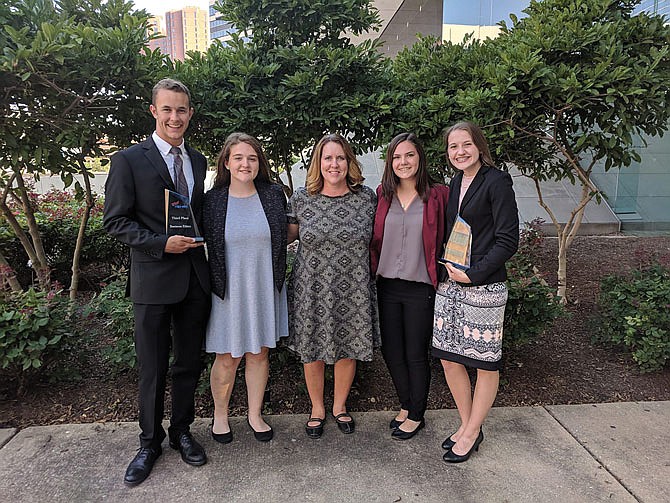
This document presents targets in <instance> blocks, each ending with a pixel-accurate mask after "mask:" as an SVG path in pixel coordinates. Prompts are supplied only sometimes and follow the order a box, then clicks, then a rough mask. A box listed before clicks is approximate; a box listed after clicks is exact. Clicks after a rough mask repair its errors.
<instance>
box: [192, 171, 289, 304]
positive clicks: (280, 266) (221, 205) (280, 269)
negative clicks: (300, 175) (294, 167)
mask: <svg viewBox="0 0 670 503" xmlns="http://www.w3.org/2000/svg"><path fill="white" fill-rule="evenodd" d="M254 184H255V186H256V190H257V191H258V197H259V199H260V200H261V205H262V206H263V211H264V212H265V217H266V218H267V219H268V225H269V227H270V240H271V242H272V275H273V281H274V284H275V287H276V288H277V290H281V288H282V286H283V285H284V277H285V276H286V196H285V195H284V190H283V189H282V188H281V186H280V185H277V184H274V183H272V184H269V183H263V182H254ZM228 189H229V187H228V186H225V187H221V188H218V189H212V190H210V191H209V192H207V194H205V204H204V210H203V234H204V236H205V240H206V241H207V252H208V253H209V265H210V271H211V282H212V291H213V292H214V293H215V294H216V295H218V296H219V297H220V298H222V299H223V298H224V295H225V293H226V253H225V249H226V239H225V237H226V215H227V213H228Z"/></svg>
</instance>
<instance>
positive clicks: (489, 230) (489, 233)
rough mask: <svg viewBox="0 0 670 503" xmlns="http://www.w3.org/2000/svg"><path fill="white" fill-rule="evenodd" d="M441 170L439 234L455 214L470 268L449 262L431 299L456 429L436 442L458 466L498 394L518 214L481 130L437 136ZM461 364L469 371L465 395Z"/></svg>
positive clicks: (464, 127)
mask: <svg viewBox="0 0 670 503" xmlns="http://www.w3.org/2000/svg"><path fill="white" fill-rule="evenodd" d="M444 140H445V143H446V146H447V159H448V163H449V165H450V166H451V167H452V168H453V169H454V170H456V171H457V174H456V176H454V178H452V180H451V183H450V184H449V192H450V197H449V203H448V205H447V216H446V226H447V228H446V232H445V236H449V235H450V234H451V231H452V229H453V227H454V222H455V220H456V218H457V217H458V216H460V217H461V218H462V219H463V220H465V222H466V223H467V224H468V225H470V229H471V233H472V245H471V256H470V267H469V268H467V269H465V270H463V269H460V268H457V267H455V266H454V265H452V264H451V263H447V264H446V266H444V267H442V268H441V272H442V276H443V278H441V279H442V281H441V282H440V284H439V285H438V289H437V293H436V296H435V320H434V328H433V355H434V356H436V357H438V358H440V359H441V361H442V367H443V368H444V375H445V378H446V380H447V384H448V385H449V389H450V391H451V394H452V395H453V397H454V401H455V402H456V407H457V408H458V414H459V416H460V419H461V425H460V427H459V428H458V430H456V432H455V433H453V434H452V435H450V436H448V437H447V438H446V440H445V441H444V442H443V443H442V447H443V448H444V449H446V450H447V452H446V453H445V454H444V456H443V459H444V461H446V462H448V463H460V462H462V461H466V460H467V459H468V458H469V457H470V455H471V454H472V452H473V451H476V450H478V449H479V444H480V443H481V442H482V440H483V439H484V435H483V433H482V429H481V426H482V423H483V422H484V419H485V418H486V416H487V414H488V412H489V410H490V409H491V406H492V405H493V401H494V400H495V397H496V394H497V392H498V381H499V369H500V363H501V356H502V330H503V320H504V316H505V304H506V302H507V286H506V284H505V280H506V279H507V273H506V271H505V262H506V261H507V260H508V259H509V258H510V257H512V255H514V253H515V252H516V250H517V247H518V244H519V216H518V212H517V207H516V200H515V197H514V190H513V189H512V178H511V177H510V175H509V174H508V173H506V172H504V171H501V170H499V169H496V168H495V167H494V165H493V160H492V158H491V154H490V152H489V147H488V144H487V142H486V139H485V138H484V135H483V134H482V131H481V130H480V129H479V127H477V126H476V125H475V124H472V123H470V122H459V123H458V124H455V125H454V126H452V127H450V128H449V129H447V130H446V131H445V133H444ZM466 366H468V367H473V368H476V369H477V383H476V385H475V391H474V394H473V393H472V392H471V387H470V377H469V376H468V372H467V369H466Z"/></svg>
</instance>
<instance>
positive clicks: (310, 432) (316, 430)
mask: <svg viewBox="0 0 670 503" xmlns="http://www.w3.org/2000/svg"><path fill="white" fill-rule="evenodd" d="M325 422H326V418H325V417H324V418H321V417H310V418H309V419H308V420H307V423H305V431H306V432H307V436H308V437H309V438H321V435H323V423H325ZM309 423H319V424H318V425H316V426H310V425H309Z"/></svg>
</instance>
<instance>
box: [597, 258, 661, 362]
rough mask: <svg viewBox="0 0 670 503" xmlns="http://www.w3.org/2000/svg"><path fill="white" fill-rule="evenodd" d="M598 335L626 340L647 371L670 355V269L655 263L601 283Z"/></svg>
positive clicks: (603, 338) (637, 359)
mask: <svg viewBox="0 0 670 503" xmlns="http://www.w3.org/2000/svg"><path fill="white" fill-rule="evenodd" d="M598 309H599V314H598V318H597V322H598V325H597V338H598V339H600V340H602V341H608V342H611V343H614V344H623V345H624V346H626V347H627V348H628V349H629V350H630V351H631V353H632V355H633V359H634V360H635V361H636V362H637V364H638V365H639V366H640V370H642V371H643V372H652V371H655V370H661V369H662V368H663V367H665V365H666V363H667V361H668V359H670V269H669V268H668V267H667V266H663V265H661V264H658V263H657V264H654V265H651V266H648V267H645V268H642V269H639V270H635V271H633V272H632V273H631V274H630V275H627V276H608V277H606V278H605V279H603V280H602V281H601V283H600V296H599V297H598Z"/></svg>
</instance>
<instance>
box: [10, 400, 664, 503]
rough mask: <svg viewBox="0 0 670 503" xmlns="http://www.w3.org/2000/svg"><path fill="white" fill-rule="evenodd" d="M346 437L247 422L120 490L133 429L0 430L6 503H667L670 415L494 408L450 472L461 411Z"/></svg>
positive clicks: (650, 405)
mask: <svg viewBox="0 0 670 503" xmlns="http://www.w3.org/2000/svg"><path fill="white" fill-rule="evenodd" d="M354 417H355V418H356V420H357V430H356V433H354V434H353V435H346V436H345V435H343V434H341V433H340V432H339V431H338V430H337V427H336V426H335V423H334V422H333V421H332V420H329V421H327V422H326V431H325V433H324V436H323V437H322V438H321V439H319V440H312V439H309V438H307V436H306V435H305V433H304V426H303V425H304V422H305V420H306V419H307V418H306V416H304V415H285V416H270V417H269V418H268V422H269V423H271V424H272V425H273V427H274V429H275V439H274V440H273V441H271V442H269V443H267V444H262V443H259V442H256V441H255V440H254V438H253V435H252V433H251V431H250V430H249V428H248V426H247V425H246V423H245V418H235V419H234V420H233V421H232V427H233V433H234V435H235V440H234V441H233V442H232V443H231V444H228V445H219V444H217V443H215V442H214V441H213V440H212V439H211V437H210V436H209V434H208V424H209V420H207V419H198V420H197V421H196V423H195V425H194V426H193V432H194V433H195V435H196V437H197V438H198V439H199V440H201V441H202V443H203V445H204V447H205V449H206V450H207V453H208V455H209V462H208V463H207V464H206V465H205V466H202V467H199V468H194V467H191V466H188V465H185V464H184V463H183V462H182V461H181V459H180V458H179V454H178V453H177V452H176V451H173V450H172V449H170V448H169V447H167V442H165V443H164V446H165V447H166V448H165V450H164V454H163V456H161V458H160V459H159V460H158V462H157V463H156V466H155V467H154V471H153V472H152V474H151V476H150V477H149V478H148V479H147V480H146V481H145V482H144V483H143V484H141V485H139V486H137V487H135V488H126V487H125V486H124V485H123V473H124V470H125V467H126V465H127V463H128V462H129V461H130V459H131V458H132V456H133V455H134V449H135V448H136V443H137V433H138V430H137V424H136V423H95V424H77V425H60V426H38V427H32V428H26V429H24V430H21V431H16V430H0V446H2V448H1V449H0V501H2V502H15V501H20V502H39V503H46V502H49V503H50V502H88V501H91V502H100V501H111V502H143V503H154V502H161V503H163V502H166V503H171V502H182V501H184V502H200V501H203V502H207V501H219V502H229V501H235V502H236V501H245V502H285V501H290V502H302V501H309V502H377V501H380V502H389V503H391V502H445V501H449V502H475V501H476V502H543V503H544V502H598V501H607V502H619V501H624V502H628V501H630V502H635V501H642V502H649V503H652V502H659V503H660V502H668V501H670V449H669V448H668V446H669V445H670V429H669V425H670V402H643V403H613V404H597V405H556V406H546V407H514V408H511V407H501V408H494V409H493V410H492V411H491V414H490V416H489V418H488V420H487V422H486V424H485V427H484V435H485V438H484V442H483V443H482V445H481V447H480V449H479V452H478V453H475V454H474V455H473V456H472V458H471V459H470V460H469V461H468V462H466V463H463V464H460V465H447V464H445V463H444V462H443V461H442V459H441V458H442V449H441V448H440V443H441V442H442V440H443V439H444V437H445V436H446V434H447V433H450V432H451V431H452V430H453V429H454V428H455V426H456V425H457V414H456V411H455V410H433V411H428V413H427V415H426V423H427V425H426V428H425V429H424V430H423V431H421V432H420V433H419V434H418V435H417V436H416V437H414V438H413V439H411V440H409V441H405V442H400V441H395V440H392V439H391V438H390V434H389V430H388V422H389V420H390V419H391V418H392V413H389V412H367V413H354Z"/></svg>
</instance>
